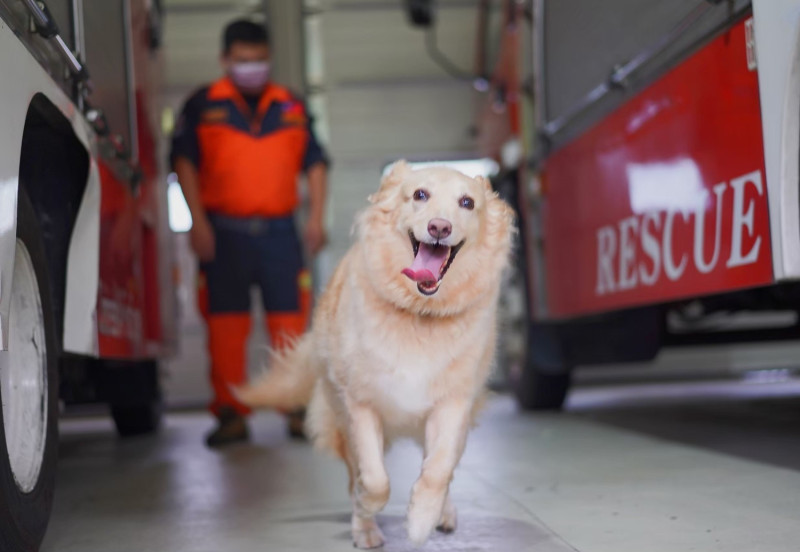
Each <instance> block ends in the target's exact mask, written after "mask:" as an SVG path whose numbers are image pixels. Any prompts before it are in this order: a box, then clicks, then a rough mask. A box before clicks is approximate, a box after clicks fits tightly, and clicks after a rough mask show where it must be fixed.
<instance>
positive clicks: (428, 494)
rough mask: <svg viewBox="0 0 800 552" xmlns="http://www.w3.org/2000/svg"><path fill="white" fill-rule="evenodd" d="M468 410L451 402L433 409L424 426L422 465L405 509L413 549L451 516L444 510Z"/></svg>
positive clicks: (458, 402)
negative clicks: (446, 517)
mask: <svg viewBox="0 0 800 552" xmlns="http://www.w3.org/2000/svg"><path fill="white" fill-rule="evenodd" d="M471 410H472V404H471V402H470V401H467V400H459V399H451V400H448V401H446V402H444V403H442V404H439V405H437V406H436V407H435V408H434V410H433V412H431V414H430V416H429V417H428V420H427V421H426V423H425V461H424V462H423V464H422V473H421V474H420V476H419V479H417V482H416V483H414V488H413V490H412V491H411V504H410V505H409V507H408V538H409V539H410V540H411V542H413V543H414V544H415V545H417V546H419V545H421V544H422V543H424V542H425V541H426V540H427V539H428V537H429V536H430V534H431V532H433V530H434V528H435V527H436V526H437V525H438V524H439V523H440V522H441V521H443V516H444V515H445V514H447V513H452V512H455V510H452V512H445V506H446V504H447V503H448V488H449V486H450V481H451V480H452V479H453V472H454V471H455V469H456V465H458V461H459V460H460V459H461V455H462V454H463V453H464V445H465V444H466V440H467V431H468V430H469V422H470V413H471ZM453 519H455V516H453ZM454 528H455V527H454Z"/></svg>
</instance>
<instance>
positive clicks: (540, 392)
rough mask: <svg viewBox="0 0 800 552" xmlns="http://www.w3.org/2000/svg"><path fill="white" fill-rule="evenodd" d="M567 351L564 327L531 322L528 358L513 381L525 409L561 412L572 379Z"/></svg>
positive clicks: (521, 404) (519, 400)
mask: <svg viewBox="0 0 800 552" xmlns="http://www.w3.org/2000/svg"><path fill="white" fill-rule="evenodd" d="M565 349H566V347H565V342H564V335H563V329H562V328H560V327H559V326H557V325H555V324H545V323H538V322H533V321H529V322H528V343H527V351H526V359H525V362H524V364H523V365H522V367H521V369H519V370H517V371H516V372H515V374H514V375H515V377H514V382H513V383H514V391H515V394H516V396H517V401H518V402H519V405H520V406H521V407H522V408H523V409H525V410H559V409H561V407H563V406H564V400H565V399H566V397H567V391H569V385H570V382H571V380H572V378H571V375H570V374H571V365H570V363H569V360H568V359H567V355H566V351H565Z"/></svg>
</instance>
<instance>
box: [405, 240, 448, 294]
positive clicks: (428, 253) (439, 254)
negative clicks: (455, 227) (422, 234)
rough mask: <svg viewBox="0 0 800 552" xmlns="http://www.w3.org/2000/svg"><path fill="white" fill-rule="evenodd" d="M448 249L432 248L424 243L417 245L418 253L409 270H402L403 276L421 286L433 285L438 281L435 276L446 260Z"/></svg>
mask: <svg viewBox="0 0 800 552" xmlns="http://www.w3.org/2000/svg"><path fill="white" fill-rule="evenodd" d="M449 251H450V248H449V247H434V246H432V245H428V244H426V243H421V244H419V253H417V256H416V257H414V262H413V263H411V266H410V267H409V268H404V269H403V274H405V275H406V276H408V277H409V278H411V279H412V280H414V281H415V282H419V283H421V284H427V285H433V284H435V283H436V280H438V279H439V277H438V276H437V274H439V270H440V269H441V268H442V265H443V264H444V261H445V260H446V259H447V254H448V253H449Z"/></svg>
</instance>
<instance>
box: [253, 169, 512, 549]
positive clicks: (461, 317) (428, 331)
mask: <svg viewBox="0 0 800 552" xmlns="http://www.w3.org/2000/svg"><path fill="white" fill-rule="evenodd" d="M417 189H424V190H426V191H427V192H428V194H429V196H430V197H429V199H428V200H427V201H423V202H420V201H419V200H415V199H414V197H413V194H414V191H415V190H417ZM464 196H469V197H470V198H472V199H473V200H474V209H471V210H470V209H467V208H464V206H463V205H461V203H460V202H461V200H462V198H463V197H464ZM369 199H370V205H369V206H368V207H367V208H366V209H364V210H363V211H362V212H361V213H360V214H359V215H358V217H357V219H356V224H355V227H354V233H355V236H356V239H355V243H354V244H353V246H352V247H351V248H350V250H349V251H348V253H347V254H346V256H345V257H344V258H343V260H342V261H341V263H340V264H339V266H338V267H337V269H336V271H335V273H334V274H333V277H332V279H331V281H330V283H329V285H328V286H327V289H326V290H325V291H324V293H323V294H322V296H321V298H320V300H319V303H318V305H317V307H316V310H315V313H314V318H313V322H312V327H311V331H310V332H309V333H307V334H306V335H305V336H303V337H302V338H300V339H299V340H298V341H297V342H296V343H295V344H294V346H293V347H290V348H288V349H287V350H285V351H284V352H280V353H272V356H271V362H270V370H269V371H268V372H266V373H265V374H264V376H262V377H261V378H260V379H258V380H256V381H255V382H254V383H252V384H251V385H249V386H245V387H244V388H241V389H238V390H237V393H238V397H239V398H240V400H242V402H244V403H246V404H248V405H251V406H254V407H268V408H274V409H278V410H283V411H291V410H294V409H296V408H299V407H303V406H307V407H308V413H307V419H306V427H307V431H308V433H309V436H310V437H311V439H312V440H313V442H314V443H315V445H316V446H317V447H319V448H321V449H324V450H326V451H329V452H331V453H333V454H334V455H336V456H337V457H339V458H341V459H342V460H343V461H344V462H345V463H346V464H347V467H348V472H349V474H350V490H351V495H352V497H353V503H354V510H353V523H352V529H353V539H354V541H355V544H356V545H357V546H359V547H361V548H372V547H377V546H380V545H381V544H382V543H383V536H382V534H381V532H380V529H379V528H378V526H377V524H376V522H375V518H374V516H375V514H376V513H377V512H378V511H380V510H381V509H382V508H383V506H384V505H385V503H386V501H387V500H388V497H389V479H388V476H387V475H386V471H385V469H384V466H383V452H384V449H385V447H387V446H388V445H389V444H390V443H391V442H392V440H394V439H395V438H398V437H404V436H405V437H412V438H414V439H416V440H417V441H418V442H419V443H420V444H422V445H423V447H424V449H425V461H424V463H423V467H422V473H421V475H420V478H419V479H418V481H417V483H416V484H415V485H414V490H413V493H412V498H411V504H410V506H409V513H408V522H409V524H408V531H409V537H410V538H411V540H412V541H413V542H415V543H417V544H421V543H422V542H424V541H425V540H426V539H427V538H428V537H429V535H430V533H431V532H432V530H433V529H434V528H435V527H437V526H438V527H439V528H440V529H441V530H444V531H452V530H454V529H455V525H456V512H455V508H454V507H453V505H452V504H451V503H450V500H449V497H448V487H449V483H450V480H451V478H452V474H453V470H454V469H455V467H456V465H457V463H458V461H459V459H460V457H461V454H462V452H463V448H464V444H465V440H466V434H467V431H468V429H469V428H470V427H471V425H472V424H473V422H474V419H475V415H476V414H477V411H478V410H479V408H480V404H481V403H482V398H483V394H484V388H485V386H484V384H485V382H486V379H487V377H488V375H489V372H490V369H491V364H492V359H493V356H494V348H495V339H496V325H497V320H496V318H497V314H496V313H497V307H496V305H497V299H498V295H499V292H500V287H501V281H502V271H503V270H504V269H505V268H506V266H507V264H508V261H509V258H510V253H511V249H512V241H513V237H514V233H515V229H514V220H513V219H514V214H513V210H512V209H511V208H510V207H509V206H508V205H507V204H506V203H505V202H503V201H502V200H501V199H499V198H498V197H497V194H496V193H495V192H493V191H492V189H491V186H490V185H489V183H488V181H487V180H485V179H483V178H476V179H472V178H469V177H466V176H464V175H462V174H461V173H458V172H456V171H453V170H450V169H446V168H442V167H435V168H428V169H420V170H412V169H411V168H410V167H409V166H408V165H407V163H405V162H403V161H400V162H398V163H396V164H395V165H394V166H393V167H392V169H391V171H390V172H389V174H388V175H387V176H386V177H384V179H383V181H382V182H381V186H380V189H379V190H378V192H377V193H376V194H374V195H373V196H370V198H369ZM432 218H445V219H447V220H449V221H450V222H451V223H452V227H453V231H452V236H451V238H452V240H455V241H460V240H462V239H463V240H464V245H463V247H462V248H461V250H460V251H459V252H458V254H457V256H456V258H455V259H454V261H453V263H452V265H451V267H450V269H449V271H448V272H447V273H446V274H445V275H444V277H443V279H442V282H441V285H440V287H439V289H438V291H437V292H436V293H435V294H434V295H432V296H426V295H424V294H423V293H421V292H420V291H419V290H418V288H417V284H416V282H414V281H412V280H411V279H410V278H408V277H406V276H405V275H403V274H401V271H402V270H403V269H404V268H406V267H408V266H409V265H411V263H412V261H413V259H414V253H413V249H412V244H411V241H410V238H409V232H413V234H414V235H415V236H417V238H419V237H420V236H421V235H423V234H426V232H427V225H428V221H430V220H431V219H432ZM455 241H454V242H453V243H455Z"/></svg>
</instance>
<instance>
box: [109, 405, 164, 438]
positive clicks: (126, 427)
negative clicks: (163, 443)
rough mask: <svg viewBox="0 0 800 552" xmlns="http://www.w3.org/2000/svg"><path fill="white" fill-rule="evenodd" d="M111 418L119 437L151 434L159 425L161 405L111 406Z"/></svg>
mask: <svg viewBox="0 0 800 552" xmlns="http://www.w3.org/2000/svg"><path fill="white" fill-rule="evenodd" d="M111 417H112V418H114V425H115V426H116V428H117V433H119V435H120V437H132V436H134V435H144V434H146V433H152V432H153V431H155V430H157V429H158V427H159V425H161V404H160V403H156V402H151V403H148V404H140V405H111Z"/></svg>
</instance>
